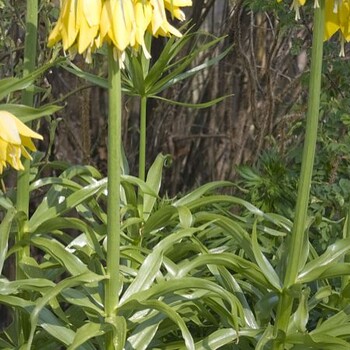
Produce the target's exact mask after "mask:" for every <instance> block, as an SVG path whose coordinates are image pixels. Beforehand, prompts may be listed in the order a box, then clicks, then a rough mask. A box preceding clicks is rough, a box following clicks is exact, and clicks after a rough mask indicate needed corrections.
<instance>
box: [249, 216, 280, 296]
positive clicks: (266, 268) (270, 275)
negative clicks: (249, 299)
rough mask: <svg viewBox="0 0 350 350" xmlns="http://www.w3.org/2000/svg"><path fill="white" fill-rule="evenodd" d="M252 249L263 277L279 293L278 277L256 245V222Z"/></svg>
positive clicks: (257, 244)
mask: <svg viewBox="0 0 350 350" xmlns="http://www.w3.org/2000/svg"><path fill="white" fill-rule="evenodd" d="M252 247H253V253H254V257H255V260H256V262H257V264H258V266H259V267H260V270H261V271H262V272H263V273H264V275H265V277H266V278H267V279H268V281H269V282H270V283H271V285H273V286H274V287H275V289H276V290H278V291H281V290H282V286H281V281H280V280H279V277H278V275H277V273H276V271H275V270H274V268H273V267H272V265H271V264H270V262H269V261H268V260H267V259H266V257H265V256H264V254H263V253H262V252H261V249H260V247H259V243H258V237H257V232H256V220H255V222H254V225H253V232H252Z"/></svg>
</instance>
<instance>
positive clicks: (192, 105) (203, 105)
mask: <svg viewBox="0 0 350 350" xmlns="http://www.w3.org/2000/svg"><path fill="white" fill-rule="evenodd" d="M230 96H233V95H226V96H223V97H218V98H215V99H213V100H210V101H208V102H202V103H189V102H179V101H176V100H169V99H167V98H165V97H162V96H156V95H150V96H149V98H153V99H155V100H160V101H164V102H167V103H170V104H172V105H175V106H182V107H187V108H195V109H202V108H208V107H211V106H214V105H216V104H217V103H219V102H221V101H223V100H225V99H226V98H227V97H230Z"/></svg>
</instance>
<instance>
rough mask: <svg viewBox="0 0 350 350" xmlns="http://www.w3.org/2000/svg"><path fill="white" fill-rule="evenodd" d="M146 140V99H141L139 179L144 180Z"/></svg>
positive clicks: (143, 97)
mask: <svg viewBox="0 0 350 350" xmlns="http://www.w3.org/2000/svg"><path fill="white" fill-rule="evenodd" d="M146 140H147V97H146V96H142V97H141V110H140V146H139V179H140V180H142V181H145V178H146Z"/></svg>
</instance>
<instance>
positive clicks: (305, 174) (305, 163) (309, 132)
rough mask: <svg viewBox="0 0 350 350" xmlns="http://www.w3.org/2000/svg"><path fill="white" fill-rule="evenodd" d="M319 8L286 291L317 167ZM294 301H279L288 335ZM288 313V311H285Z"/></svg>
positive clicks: (279, 325)
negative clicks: (315, 167)
mask: <svg viewBox="0 0 350 350" xmlns="http://www.w3.org/2000/svg"><path fill="white" fill-rule="evenodd" d="M319 5H320V7H319V8H317V9H315V20H314V33H313V39H312V56H311V70H310V83H309V99H308V111H307V120H306V134H305V141H304V149H303V158H302V165H301V174H300V180H299V187H298V197H297V203H296V209H295V218H294V224H293V229H292V233H291V238H290V241H289V243H288V257H287V261H286V274H285V278H284V289H285V290H287V289H288V288H290V287H291V286H292V285H293V284H294V283H295V281H296V279H297V276H298V272H299V269H300V262H302V260H303V259H302V252H303V249H304V246H305V244H306V242H307V239H306V238H307V231H306V220H307V210H308V204H309V196H310V188H311V179H312V170H313V165H314V158H315V150H316V141H317V128H318V118H319V109H320V95H321V76H322V56H323V40H324V26H325V25H324V23H325V9H324V7H325V1H324V0H319ZM292 303H293V299H292V298H291V297H290V296H289V295H288V294H287V293H283V294H282V295H281V298H280V302H279V307H278V313H277V316H276V325H275V331H276V333H277V332H278V331H282V332H284V333H285V332H286V330H287V328H288V323H289V318H290V315H291V312H292ZM286 310H287V311H286ZM274 349H284V346H283V344H275V346H274Z"/></svg>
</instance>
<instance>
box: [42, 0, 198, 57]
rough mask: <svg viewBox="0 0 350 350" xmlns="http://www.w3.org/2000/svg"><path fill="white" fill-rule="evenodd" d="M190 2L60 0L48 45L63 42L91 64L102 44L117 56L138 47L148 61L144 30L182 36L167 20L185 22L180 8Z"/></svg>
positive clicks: (190, 3)
mask: <svg viewBox="0 0 350 350" xmlns="http://www.w3.org/2000/svg"><path fill="white" fill-rule="evenodd" d="M191 5H192V0H62V2H61V12H60V15H59V18H58V20H57V23H56V25H55V27H54V29H53V31H52V32H51V34H50V36H49V43H48V45H49V46H53V45H54V44H55V43H56V42H58V41H60V40H62V43H63V48H64V50H68V51H69V52H70V53H75V52H79V53H81V54H83V55H84V57H85V58H86V59H87V60H89V61H91V53H92V52H93V51H94V50H95V49H96V48H99V47H101V46H102V45H103V44H104V43H107V44H108V45H113V46H114V47H115V49H116V51H115V52H116V55H117V56H118V57H119V58H122V57H124V56H125V55H124V51H125V50H126V49H127V48H128V47H130V48H132V49H133V50H135V51H137V50H138V49H139V48H140V47H142V50H143V52H144V54H145V56H146V57H147V58H150V54H149V53H148V51H147V48H146V45H145V34H146V31H150V32H151V33H152V35H155V36H158V35H162V36H170V35H176V36H181V33H180V32H179V31H178V30H177V29H176V28H175V27H174V26H172V25H170V23H169V22H168V20H167V15H166V10H167V11H168V12H170V14H171V16H172V17H173V18H177V19H179V20H184V19H185V14H184V13H183V11H182V10H181V7H184V6H191Z"/></svg>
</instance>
